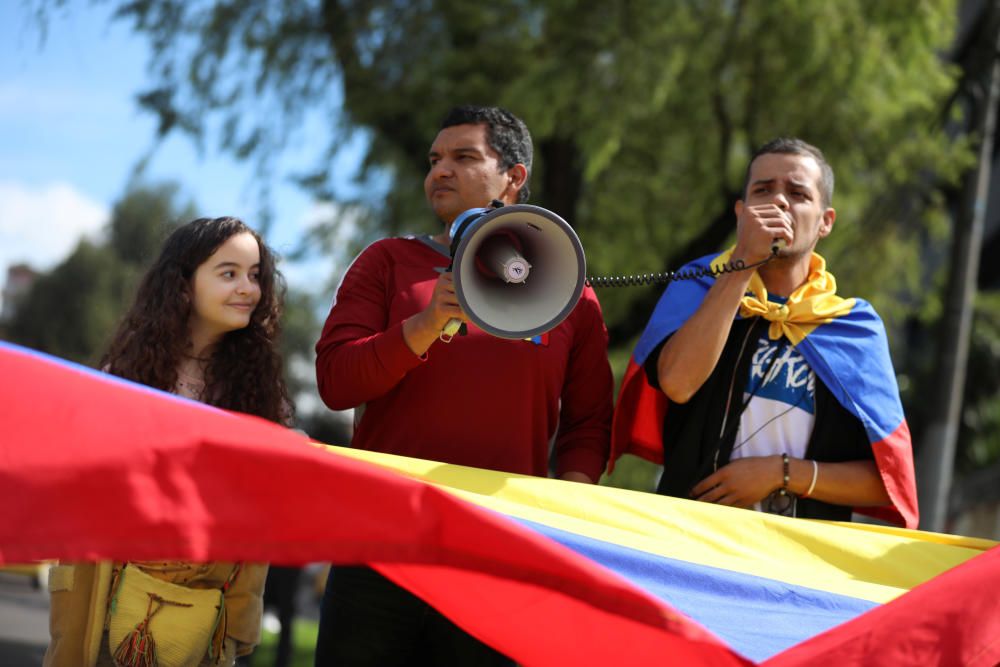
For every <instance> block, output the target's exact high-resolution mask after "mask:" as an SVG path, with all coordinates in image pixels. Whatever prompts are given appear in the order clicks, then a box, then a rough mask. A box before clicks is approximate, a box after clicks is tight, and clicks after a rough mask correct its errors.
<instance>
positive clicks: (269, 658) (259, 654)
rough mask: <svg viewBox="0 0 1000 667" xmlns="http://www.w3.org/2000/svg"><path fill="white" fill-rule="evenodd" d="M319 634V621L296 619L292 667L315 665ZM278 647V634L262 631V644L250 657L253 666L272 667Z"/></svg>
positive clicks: (311, 666)
mask: <svg viewBox="0 0 1000 667" xmlns="http://www.w3.org/2000/svg"><path fill="white" fill-rule="evenodd" d="M318 634H319V623H317V622H316V621H310V620H306V619H296V620H295V623H293V624H292V660H291V663H290V664H291V667H313V651H314V650H315V648H316V636H317V635H318ZM277 648H278V635H276V634H274V633H272V632H267V631H266V630H265V631H263V632H261V639H260V646H258V647H257V649H256V650H255V651H254V652H253V655H252V656H251V658H250V664H251V665H252V667H271V665H273V664H274V652H275V650H276V649H277Z"/></svg>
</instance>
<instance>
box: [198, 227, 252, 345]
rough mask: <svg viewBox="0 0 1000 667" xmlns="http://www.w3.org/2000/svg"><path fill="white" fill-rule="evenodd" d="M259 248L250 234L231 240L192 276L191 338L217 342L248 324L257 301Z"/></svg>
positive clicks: (237, 236)
mask: <svg viewBox="0 0 1000 667" xmlns="http://www.w3.org/2000/svg"><path fill="white" fill-rule="evenodd" d="M259 275H260V246H258V245H257V239H255V238H254V237H253V235H252V234H250V233H249V232H243V233H241V234H236V235H234V236H230V237H229V239H228V240H226V242H225V243H223V244H222V245H221V246H219V249H218V250H216V251H215V253H214V254H213V255H212V256H211V257H209V258H208V259H207V260H205V261H204V262H203V263H202V264H201V265H200V266H199V267H198V268H197V269H196V270H195V272H194V277H193V279H192V281H191V284H192V291H193V296H192V309H191V318H190V321H189V324H190V329H191V333H192V337H194V338H198V339H202V340H206V339H207V340H218V339H219V338H221V337H222V336H223V335H225V334H226V333H228V332H230V331H235V330H237V329H242V328H244V327H246V326H247V325H248V324H250V316H251V315H253V311H254V309H255V308H256V307H257V303H258V302H259V301H260V284H259V282H258V278H259Z"/></svg>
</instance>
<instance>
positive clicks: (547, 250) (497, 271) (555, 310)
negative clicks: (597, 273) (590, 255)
mask: <svg viewBox="0 0 1000 667" xmlns="http://www.w3.org/2000/svg"><path fill="white" fill-rule="evenodd" d="M452 271H453V272H454V276H455V293H456V295H457V296H458V302H459V304H460V305H461V306H462V310H463V311H465V314H466V315H468V317H469V320H470V321H471V322H472V323H473V324H475V325H476V326H478V327H479V328H480V329H482V330H483V331H486V332H487V333H490V334H492V335H494V336H498V337H500V338H511V339H518V338H531V337H532V336H537V335H538V334H542V333H545V332H547V331H551V330H552V329H554V328H555V327H556V326H558V325H559V323H560V322H562V321H563V320H564V319H566V317H567V316H568V315H569V314H570V312H572V310H573V308H575V307H576V303H577V301H579V299H580V295H581V294H582V293H583V286H584V281H585V280H586V273H587V262H586V258H585V256H584V252H583V246H582V245H581V244H580V239H579V238H578V237H577V235H576V232H574V231H573V228H572V227H570V226H569V223H567V222H566V221H565V220H563V219H562V218H560V217H559V216H558V215H556V214H555V213H553V212H552V211H549V210H547V209H544V208H541V207H538V206H532V205H530V204H513V205H510V206H503V207H500V208H495V209H470V210H469V211H466V212H464V213H462V214H461V215H460V216H459V217H458V218H456V219H455V223H454V224H453V225H452ZM452 333H453V332H452Z"/></svg>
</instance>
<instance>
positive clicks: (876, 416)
mask: <svg viewBox="0 0 1000 667" xmlns="http://www.w3.org/2000/svg"><path fill="white" fill-rule="evenodd" d="M715 258H716V256H715V255H709V256H705V257H702V258H701V259H698V260H695V261H694V262H692V263H690V264H688V265H686V266H685V267H684V268H683V269H681V271H682V272H683V271H689V270H700V269H705V268H707V267H708V266H710V265H711V263H712V262H713V260H715ZM714 281H715V278H714V277H703V278H699V279H696V280H681V281H676V282H673V283H671V284H670V285H669V286H668V287H667V289H666V290H665V291H664V293H663V296H661V297H660V301H659V302H658V303H657V305H656V309H655V310H654V311H653V315H652V317H650V320H649V323H648V324H647V325H646V329H645V330H644V331H643V333H642V336H641V337H640V338H639V342H638V343H637V344H636V347H635V351H634V352H633V354H632V358H631V359H630V360H629V365H628V367H627V369H626V371H625V376H624V378H623V380H622V386H621V390H620V391H619V394H618V405H617V406H616V408H615V417H614V424H613V426H612V442H611V450H612V452H611V461H610V464H609V470H612V469H613V468H614V462H615V460H616V459H617V458H618V457H620V456H621V455H622V454H626V453H629V454H635V455H636V456H640V457H642V458H644V459H647V460H649V461H652V462H654V463H662V464H664V465H670V462H669V461H664V460H663V423H664V419H665V418H668V415H667V404H668V401H667V398H666V396H664V395H663V393H662V392H659V391H656V390H654V389H653V388H652V387H650V386H649V383H648V382H646V375H645V371H644V370H643V365H644V364H645V363H646V359H647V357H648V356H649V354H650V353H651V352H652V351H653V349H654V348H656V346H657V345H659V344H660V343H661V342H662V341H663V340H664V339H665V338H666V337H667V336H669V335H671V334H672V333H674V332H675V331H677V330H678V329H679V328H680V327H681V326H682V325H683V324H684V323H685V322H686V321H687V320H688V319H689V318H690V317H691V316H692V315H693V314H694V313H695V311H696V310H697V309H698V307H699V306H700V305H701V302H702V300H703V299H704V298H705V295H706V294H707V293H708V290H709V289H710V288H711V287H712V284H713V283H714ZM851 302H852V303H853V306H852V307H851V308H850V310H849V311H848V312H846V314H843V315H841V316H839V317H835V318H833V319H832V320H831V321H829V322H826V323H824V324H819V325H818V326H816V327H815V328H811V329H807V331H806V335H805V337H804V338H803V339H802V340H801V341H800V342H798V343H797V344H796V349H797V350H799V351H800V352H801V353H802V356H803V357H804V358H805V360H806V362H807V363H808V364H809V365H810V367H811V368H812V369H813V371H815V373H816V375H817V377H818V378H819V379H820V380H821V381H822V382H823V384H825V385H826V386H827V387H828V388H829V389H830V391H831V392H832V393H833V395H834V397H835V398H836V399H837V401H838V402H840V404H841V405H842V406H844V408H846V409H847V411H848V412H850V413H851V414H852V415H854V416H855V417H857V418H858V419H859V420H860V421H861V423H862V424H863V425H864V428H865V432H866V433H867V434H868V439H869V441H870V442H871V445H872V451H873V452H874V455H875V462H876V464H877V465H878V469H879V472H880V473H881V476H882V481H883V483H884V484H885V488H886V491H887V492H888V494H889V498H890V499H891V501H892V504H891V505H890V506H887V507H874V508H873V507H863V508H856V509H855V511H857V512H860V513H864V514H868V515H870V516H873V517H876V518H878V519H882V520H884V521H888V522H891V523H895V524H899V525H903V526H906V527H908V528H916V527H917V523H918V519H919V510H918V507H917V491H916V488H917V487H916V478H915V475H914V472H913V449H912V445H911V442H910V428H909V426H907V423H906V419H905V417H904V415H903V407H902V404H901V403H900V400H899V389H898V387H897V385H896V375H895V371H894V370H893V367H892V360H891V358H890V357H889V345H888V341H887V339H886V335H885V327H884V326H883V325H882V320H881V318H880V317H879V316H878V313H876V312H875V309H874V308H872V306H871V304H869V303H868V302H867V301H864V300H862V299H852V300H851Z"/></svg>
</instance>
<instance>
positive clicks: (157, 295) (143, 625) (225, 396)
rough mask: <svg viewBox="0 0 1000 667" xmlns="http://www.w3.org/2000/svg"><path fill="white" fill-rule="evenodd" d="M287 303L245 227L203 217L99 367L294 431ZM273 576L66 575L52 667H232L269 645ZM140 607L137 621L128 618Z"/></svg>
mask: <svg viewBox="0 0 1000 667" xmlns="http://www.w3.org/2000/svg"><path fill="white" fill-rule="evenodd" d="M282 297H283V281H282V279H281V274H280V273H278V271H277V269H276V268H275V258H274V255H273V253H272V252H271V251H270V249H269V248H268V247H267V246H266V245H265V244H264V242H263V241H262V240H261V238H260V236H258V235H257V233H256V232H254V231H253V230H251V229H250V228H249V227H247V226H246V225H245V224H244V223H243V222H242V221H240V220H238V219H236V218H230V217H223V218H214V219H212V218H199V219H197V220H194V221H192V222H189V223H187V224H186V225H183V226H181V227H179V228H178V229H177V230H175V231H174V232H173V233H172V234H171V235H170V236H169V237H168V238H167V240H166V242H165V243H164V245H163V249H162V250H161V252H160V255H159V257H158V258H157V259H156V261H155V263H154V264H153V266H152V267H151V268H150V269H149V271H148V272H147V273H146V275H145V276H144V277H143V279H142V281H141V283H140V285H139V289H138V291H137V294H136V298H135V302H134V303H133V304H132V307H131V308H129V310H128V312H127V313H126V314H125V316H124V318H123V319H122V322H121V324H120V325H119V327H118V330H117V332H116V333H115V335H114V338H113V339H112V342H111V345H110V347H109V348H108V351H107V353H106V354H105V355H104V357H103V359H102V360H101V367H102V369H103V370H104V371H106V372H108V373H111V374H113V375H117V376H120V377H122V378H126V379H128V380H133V381H135V382H140V383H142V384H145V385H148V386H150V387H155V388H157V389H162V390H165V391H169V392H172V393H175V394H178V395H180V396H184V397H187V398H190V399H194V400H197V401H201V402H204V403H208V404H210V405H214V406H218V407H220V408H225V409H227V410H235V411H239V412H245V413H249V414H253V415H257V416H260V417H264V418H265V419H269V420H271V421H275V422H279V423H283V424H287V423H288V422H289V421H290V405H291V403H290V401H289V400H288V394H287V389H286V387H285V382H284V380H283V378H282V364H281V357H280V355H279V354H278V351H277V339H278V335H279V331H280V325H279V320H280V316H281V309H282ZM58 569H63V570H64V571H63V572H56V571H55V570H58ZM266 574H267V565H266V564H251V563H228V562H211V563H182V562H145V561H144V562H128V563H80V564H75V565H65V566H57V568H54V570H53V575H55V576H56V577H57V578H58V579H60V580H62V581H64V582H68V583H66V584H65V585H63V586H62V587H61V590H56V589H53V595H52V598H51V607H50V633H51V641H50V643H49V648H48V651H47V652H46V655H45V665H54V666H55V665H73V666H78V665H98V666H105V665H119V666H121V665H129V666H139V665H156V664H159V665H164V666H165V665H172V664H176V665H192V664H200V665H232V664H234V662H235V659H236V657H237V656H241V655H246V654H248V653H250V652H251V651H252V650H253V647H254V646H255V645H256V644H257V642H258V641H259V634H260V620H261V619H260V614H261V608H262V603H261V597H262V594H263V588H264V579H265V576H266ZM137 586H138V588H136V587H137ZM137 590H138V591H140V592H139V593H136V594H134V595H132V597H133V598H134V599H131V600H130V598H129V596H130V594H131V593H130V592H134V591H137ZM130 605H131V608H133V609H138V612H134V611H133V613H138V617H136V618H127V612H126V611H125V610H126V609H129V608H130ZM154 616H156V617H157V618H156V620H155V621H154V622H152V623H150V620H151V619H152V618H153V617H154ZM116 617H117V618H116ZM151 647H155V648H153V649H152V650H151Z"/></svg>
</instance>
